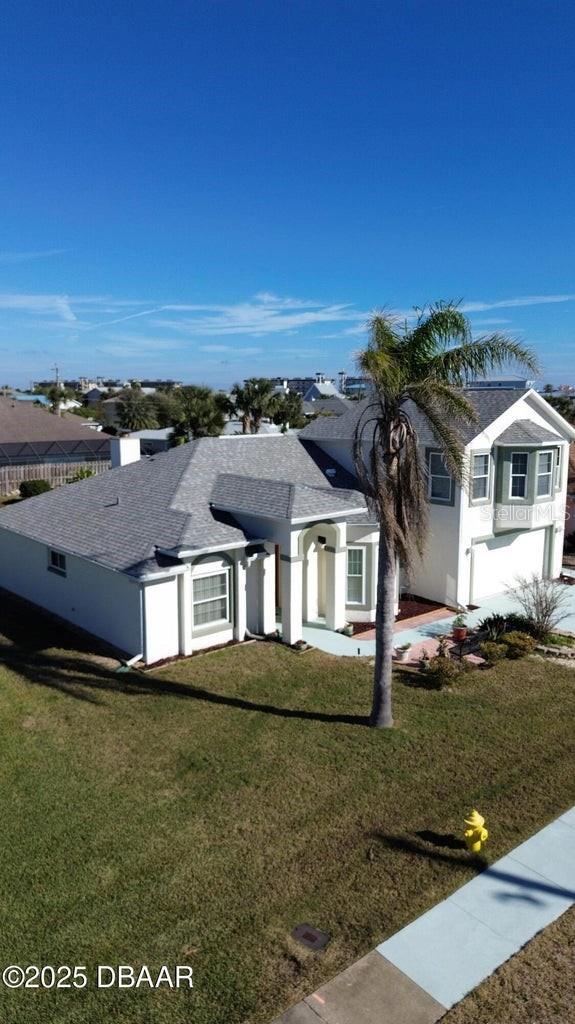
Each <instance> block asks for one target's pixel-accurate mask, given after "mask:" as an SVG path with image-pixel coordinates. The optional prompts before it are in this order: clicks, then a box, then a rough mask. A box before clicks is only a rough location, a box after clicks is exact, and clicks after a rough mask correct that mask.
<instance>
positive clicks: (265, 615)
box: [260, 547, 276, 636]
mask: <svg viewBox="0 0 575 1024" xmlns="http://www.w3.org/2000/svg"><path fill="white" fill-rule="evenodd" d="M260 564H261V597H260V600H261V602H262V607H261V619H260V621H261V624H262V625H261V630H262V633H263V634H264V636H267V634H268V633H273V632H274V631H275V628H276V561H275V549H274V548H273V547H272V549H271V551H268V554H267V557H266V558H262V560H261V563H260Z"/></svg>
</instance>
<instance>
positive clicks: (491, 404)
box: [0, 390, 575, 663]
mask: <svg viewBox="0 0 575 1024" xmlns="http://www.w3.org/2000/svg"><path fill="white" fill-rule="evenodd" d="M469 396H470V397H471V398H472V401H473V403H474V405H475V408H476V410H477V415H478V423H477V425H476V426H475V427H473V428H466V430H465V435H464V439H465V442H466V454H467V459H468V461H469V474H470V481H469V489H468V490H463V489H461V488H459V487H457V486H455V485H454V482H453V480H452V479H451V478H450V477H449V475H448V474H447V473H446V471H445V468H444V466H443V463H442V460H441V458H440V456H439V454H438V451H437V442H436V441H435V438H434V436H433V434H432V433H430V431H429V429H428V427H427V425H426V424H425V423H423V422H421V421H420V420H419V419H418V418H417V417H416V416H415V413H414V420H415V423H416V426H417V427H418V429H419V431H420V441H421V447H422V457H423V458H424V459H425V462H426V465H427V467H428V484H429V501H430V520H431V522H430V526H431V530H430V537H429V546H428V552H427V554H426V556H425V559H424V561H423V562H422V563H421V564H420V565H419V566H417V567H416V570H415V575H414V579H413V581H412V582H411V583H410V590H411V591H413V592H414V593H417V594H419V595H421V596H423V597H427V598H431V599H434V600H437V601H441V602H444V603H447V604H449V605H454V606H458V605H462V606H465V605H467V604H470V603H478V602H480V601H484V600H485V599H486V598H488V597H489V596H490V595H494V594H497V593H501V592H502V591H504V590H505V589H506V587H507V586H508V585H510V584H512V583H513V582H514V579H515V577H516V576H517V574H518V573H522V574H524V575H526V574H529V573H531V572H534V573H537V574H539V575H550V576H557V575H558V573H559V571H560V567H561V552H562V542H563V513H564V507H565V491H566V483H567V456H568V447H569V441H570V440H571V439H572V438H574V437H575V430H574V429H573V428H572V427H571V426H570V425H569V424H568V423H566V422H565V420H563V419H562V418H561V416H559V414H558V413H557V412H556V411H555V410H554V409H552V408H551V406H550V405H549V404H548V403H547V402H546V401H545V400H544V399H542V398H541V397H540V396H539V395H537V394H536V392H534V391H528V392H525V393H523V394H520V393H518V392H516V391H507V392H504V391H495V392H493V391H489V390H478V391H475V392H469ZM364 408H365V403H361V402H360V403H354V405H353V407H352V408H351V409H350V410H349V412H347V413H345V414H344V415H343V416H338V417H335V416H334V417H318V418H317V419H316V420H314V421H313V422H312V423H311V424H309V426H308V427H306V428H305V429H304V430H303V431H302V432H301V433H300V434H299V436H295V435H291V436H285V437H282V436H275V437H274V436H267V437H266V436H263V437H262V436H258V435H254V436H245V437H241V436H240V437H218V438H203V439H200V440H196V441H192V442H190V443H189V444H186V445H182V446H181V447H178V448H174V449H172V450H171V451H169V452H165V453H163V454H160V455H155V456H153V457H151V458H149V459H144V460H140V452H139V442H138V440H137V439H133V438H112V439H111V445H112V452H113V461H120V463H127V462H129V463H131V464H123V465H120V466H119V467H118V468H116V469H112V470H111V471H110V472H108V473H105V474H103V475H102V476H100V477H98V478H97V479H91V480H85V481H82V482H81V483H78V484H75V485H72V486H70V487H66V488H62V489H60V490H58V491H53V492H51V493H48V494H45V495H41V496H39V497H37V498H30V499H28V500H27V501H24V502H21V503H19V504H17V505H13V506H11V507H9V508H6V509H4V510H3V511H1V512H0V586H3V587H5V588H6V589H8V590H11V591H14V592H15V593H17V594H19V595H20V596H22V597H24V598H27V599H28V600H30V601H33V602H35V603H36V604H38V605H41V606H42V607H44V608H47V609H49V610H50V611H52V612H54V613H56V614H58V615H60V616H62V617H63V618H64V619H68V620H69V621H70V622H72V623H74V624H76V625H77V626H81V627H83V628H84V629H86V630H89V631H90V632H92V633H93V634H95V635H96V636H99V637H102V638H103V639H105V640H107V641H108V642H109V643H111V644H113V645H114V646H115V647H117V648H119V649H121V650H122V651H123V652H125V653H126V654H127V655H129V656H131V657H134V658H135V657H142V658H143V659H144V661H146V662H147V663H153V662H156V661H159V660H161V659H163V658H169V657H172V656H174V655H177V654H184V655H188V654H191V653H193V652H194V651H196V650H200V649H202V648H206V647H212V646H216V645H219V644H222V643H227V642H230V641H231V640H243V639H244V638H245V636H246V632H250V633H252V634H257V635H261V634H267V633H270V632H272V631H273V630H274V628H275V623H276V616H278V617H279V618H280V619H281V624H282V632H283V638H284V640H285V641H286V642H287V643H291V644H293V643H295V642H296V641H298V640H300V639H301V636H302V625H303V623H304V622H306V621H309V622H316V621H318V620H319V621H321V622H322V623H324V624H325V626H326V628H328V629H332V630H334V629H340V628H341V627H342V626H343V625H344V624H345V623H346V622H348V621H369V620H372V619H373V617H374V615H375V605H376V589H377V551H378V525H377V523H376V522H375V521H374V519H373V517H372V515H371V514H370V513H368V511H367V509H366V505H365V501H364V498H363V496H362V494H361V493H359V490H358V487H357V481H356V479H355V476H354V473H353V458H352V444H353V436H354V430H355V425H356V422H357V418H358V416H359V415H361V412H362V411H363V409H364ZM410 411H412V410H410Z"/></svg>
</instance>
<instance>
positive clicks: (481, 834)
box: [463, 810, 489, 853]
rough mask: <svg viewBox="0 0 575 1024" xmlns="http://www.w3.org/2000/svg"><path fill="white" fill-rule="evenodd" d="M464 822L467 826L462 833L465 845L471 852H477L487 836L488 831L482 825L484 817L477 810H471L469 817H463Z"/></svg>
mask: <svg viewBox="0 0 575 1024" xmlns="http://www.w3.org/2000/svg"><path fill="white" fill-rule="evenodd" d="M465 824H466V825H468V826H469V827H468V828H466V829H465V832H464V833H463V837H464V839H465V845H466V846H467V849H468V850H469V851H470V852H471V853H479V852H480V850H481V846H482V844H483V843H484V842H485V841H486V840H487V837H488V836H489V832H488V831H487V829H486V828H484V827H483V826H484V825H485V818H484V817H483V816H482V815H481V814H480V813H479V811H475V810H473V811H472V812H471V814H470V815H469V817H468V818H466V819H465Z"/></svg>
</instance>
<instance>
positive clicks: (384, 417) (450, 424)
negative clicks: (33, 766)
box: [354, 302, 538, 728]
mask: <svg viewBox="0 0 575 1024" xmlns="http://www.w3.org/2000/svg"><path fill="white" fill-rule="evenodd" d="M415 312H416V320H415V324H414V326H413V327H409V326H408V325H407V323H406V324H404V325H403V326H401V325H400V323H399V321H398V319H397V318H396V317H394V316H391V315H390V314H388V313H385V312H380V313H375V314H374V315H373V316H372V317H371V318H370V320H369V323H368V329H369V341H368V344H367V346H366V348H365V349H364V350H363V351H362V352H361V353H360V355H359V360H358V362H359V368H360V371H361V372H362V373H363V374H364V375H365V376H367V377H368V378H369V380H370V382H371V385H372V389H371V395H370V400H369V401H368V402H367V404H366V406H365V407H364V409H363V410H362V412H361V414H360V417H359V420H358V423H357V427H356V431H355V439H354V460H355V465H356V471H357V475H358V478H359V480H360V483H361V485H362V488H363V490H364V493H365V495H366V500H367V502H368V506H369V507H370V509H371V510H372V511H373V512H374V513H375V514H376V516H377V518H378V521H379V563H378V582H377V610H376V641H375V652H376V653H375V668H374V679H373V703H372V710H371V716H370V724H371V725H374V726H378V727H380V728H381V727H384V728H388V727H391V726H392V725H393V716H392V706H391V675H392V653H393V646H392V645H393V623H394V618H395V609H394V604H395V591H396V586H395V584H396V572H397V566H398V563H399V565H400V566H401V567H402V568H403V569H404V570H405V571H406V573H407V574H409V571H410V568H411V566H412V564H413V561H414V558H415V556H416V555H419V556H422V555H423V553H424V550H425V541H426V533H427V486H426V484H427V478H426V470H425V468H424V466H423V465H422V460H421V454H420V446H419V441H418V437H417V432H416V430H415V427H414V425H413V422H412V419H411V415H410V413H411V411H412V410H413V411H417V413H418V414H419V415H420V416H423V417H424V418H425V419H426V420H427V423H428V425H429V426H430V427H431V429H432V431H433V433H434V435H435V437H436V438H437V446H438V448H439V449H440V451H441V454H442V456H443V460H444V463H445V466H446V468H447V469H448V470H449V472H450V473H451V474H452V476H453V478H454V480H455V482H456V483H457V484H459V485H463V483H464V445H463V442H462V439H461V436H460V434H459V431H458V424H459V425H463V424H465V423H472V422H474V421H476V420H477V415H476V413H475V410H474V408H473V406H472V404H471V402H470V401H469V399H468V398H467V396H466V394H465V391H464V390H463V387H464V385H465V383H466V382H467V381H469V380H470V379H472V378H475V377H483V376H485V375H486V374H487V373H489V372H490V371H492V370H493V369H500V368H501V367H503V366H505V365H507V364H509V363H514V364H516V365H517V366H518V367H520V368H522V369H525V370H529V372H532V373H537V372H538V369H537V362H536V359H535V356H534V355H533V354H532V352H531V351H530V350H529V349H528V348H525V347H524V346H523V345H521V344H519V343H518V342H516V341H513V340H512V339H510V338H508V337H506V336H505V335H501V334H491V335H489V336H486V337H482V338H478V339H476V340H473V338H472V335H471V328H470V324H469V321H468V320H467V318H466V317H465V316H464V315H463V313H462V312H461V311H460V310H459V309H458V308H457V306H456V305H454V304H453V303H446V302H439V303H436V304H434V305H431V306H430V307H429V308H428V309H416V311H415Z"/></svg>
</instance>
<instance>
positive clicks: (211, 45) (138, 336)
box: [0, 0, 575, 385]
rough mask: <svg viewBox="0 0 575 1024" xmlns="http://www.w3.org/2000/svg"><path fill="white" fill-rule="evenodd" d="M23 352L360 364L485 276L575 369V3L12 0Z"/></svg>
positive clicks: (14, 190) (7, 199) (185, 373)
mask: <svg viewBox="0 0 575 1024" xmlns="http://www.w3.org/2000/svg"><path fill="white" fill-rule="evenodd" d="M3 11H4V17H3V31H2V36H3V39H2V53H1V60H0V81H1V96H2V102H1V105H0V111H1V113H0V117H1V122H2V147H1V153H0V168H1V169H0V181H1V182H2V203H1V210H2V216H1V218H0V366H1V367H2V369H1V371H0V377H1V378H2V381H1V382H2V383H4V381H9V382H12V383H15V384H18V385H23V384H26V383H27V382H28V381H29V380H30V379H31V378H37V377H43V376H46V375H47V374H49V371H50V367H51V366H52V365H53V364H54V362H55V361H56V362H58V364H59V365H60V367H61V368H62V372H63V373H64V374H65V375H66V376H73V375H77V374H80V373H85V374H106V375H107V374H110V375H113V376H125V375H128V376H133V375H136V376H148V375H157V374H160V375H162V376H176V377H181V378H183V379H185V380H187V381H203V382H208V383H211V384H215V385H226V384H229V383H231V382H233V381H234V380H236V379H240V378H242V377H244V376H246V375H248V374H252V373H258V374H260V373H261V374H274V375H275V374H280V373H286V374H290V373H304V372H310V373H313V372H314V371H316V370H323V371H325V372H329V373H335V372H337V371H338V370H339V369H342V368H346V369H348V370H351V369H352V368H353V362H354V352H356V351H357V349H358V347H359V346H360V345H361V342H362V338H363V333H362V332H363V325H364V323H365V319H366V316H367V315H368V313H369V311H370V310H372V309H374V308H375V307H382V306H385V307H388V308H391V309H396V310H399V311H402V312H403V311H409V310H410V309H411V308H412V307H413V306H414V305H422V304H424V303H426V302H428V301H431V300H434V299H439V298H444V299H452V298H455V299H462V300H463V301H464V304H465V308H466V309H468V311H469V313H470V316H471V318H472V321H473V324H474V330H475V331H476V332H477V333H486V332H489V331H492V330H505V331H508V332H510V333H511V334H513V335H514V336H516V337H519V338H521V339H522V340H523V341H525V342H527V343H529V344H531V345H532V346H533V347H535V348H536V349H537V351H538V354H539V356H540V360H541V363H542V365H543V368H544V371H543V374H542V378H543V379H544V380H551V381H554V382H561V381H573V382H574V383H575V364H574V360H573V356H574V351H575V346H574V341H575V224H574V216H573V208H574V196H575V180H574V168H575V134H574V133H573V130H572V123H573V109H574V100H575V62H574V61H573V47H572V40H573V36H574V32H575V8H574V6H573V4H572V3H569V2H557V3H554V2H550V0H546V2H545V3H543V2H542V0H538V2H536V3H534V2H531V0H520V2H505V0H503V2H498V3H493V2H491V0H486V2H484V3H482V4H477V3H475V2H473V3H472V2H468V0H457V2H451V0H447V2H446V0H425V2H413V0H403V2H395V0H386V2H383V0H382V2H376V0H373V2H365V0H353V2H352V0H349V2H341V0H329V2H328V0H322V2H317V0H301V2H300V0H282V2H276V0H249V2H248V0H212V2H205V0H195V2H186V0H178V2H171V0H164V2H163V3H162V4H160V3H146V0H142V2H141V3H139V4H132V3H130V4H128V3H126V2H125V0H115V2H114V3H107V2H105V0H104V2H99V3H98V4H93V3H87V2H81V0H80V2H74V3H72V2H69V0H68V2H66V0H64V2H60V3H58V4H56V3H53V2H51V0H42V2H38V3H30V2H27V0H18V2H14V0H8V2H7V3H6V4H5V6H4V8H3Z"/></svg>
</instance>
